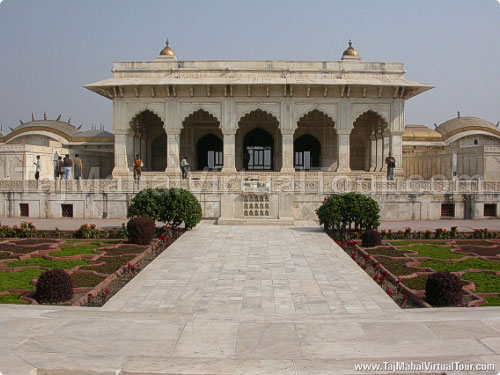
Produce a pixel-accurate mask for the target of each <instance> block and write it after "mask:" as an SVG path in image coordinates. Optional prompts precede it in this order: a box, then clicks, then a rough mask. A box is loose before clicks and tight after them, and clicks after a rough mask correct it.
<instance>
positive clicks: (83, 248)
mask: <svg viewBox="0 0 500 375" xmlns="http://www.w3.org/2000/svg"><path fill="white" fill-rule="evenodd" d="M100 247H102V245H101V244H94V243H92V244H85V245H79V246H61V251H58V252H54V253H51V254H50V255H51V256H53V257H58V258H59V257H69V256H73V255H88V254H93V252H94V250H95V249H98V248H100Z"/></svg>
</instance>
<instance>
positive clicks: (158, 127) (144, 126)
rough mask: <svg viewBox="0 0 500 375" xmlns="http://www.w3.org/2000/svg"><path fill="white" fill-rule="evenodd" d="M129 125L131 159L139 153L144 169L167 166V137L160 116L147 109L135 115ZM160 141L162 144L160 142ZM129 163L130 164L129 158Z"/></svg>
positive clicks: (162, 168) (161, 169)
mask: <svg viewBox="0 0 500 375" xmlns="http://www.w3.org/2000/svg"><path fill="white" fill-rule="evenodd" d="M130 126H131V128H132V135H133V151H134V152H133V154H132V155H129V157H130V156H131V157H132V159H133V158H135V155H137V154H139V155H140V158H141V159H142V161H143V163H144V167H143V170H144V171H164V170H165V168H166V167H167V137H166V133H165V129H164V127H163V121H162V120H161V118H160V117H159V116H158V115H157V114H156V113H153V112H152V111H150V110H149V109H147V110H145V111H142V112H141V113H139V114H138V115H136V116H135V117H134V118H133V119H132V121H131V123H130ZM162 141H163V142H164V143H163V145H161V144H160V143H161V142H162ZM153 144H154V145H155V147H154V146H153ZM129 165H132V161H131V160H130V163H129Z"/></svg>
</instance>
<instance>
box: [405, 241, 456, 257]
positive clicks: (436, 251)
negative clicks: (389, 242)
mask: <svg viewBox="0 0 500 375" xmlns="http://www.w3.org/2000/svg"><path fill="white" fill-rule="evenodd" d="M398 248H399V249H401V250H404V251H415V252H417V253H418V255H419V256H421V257H429V258H434V259H459V258H463V257H464V256H465V255H463V254H454V253H452V252H450V247H449V246H444V247H443V246H437V245H427V244H425V245H415V246H411V247H401V246H398Z"/></svg>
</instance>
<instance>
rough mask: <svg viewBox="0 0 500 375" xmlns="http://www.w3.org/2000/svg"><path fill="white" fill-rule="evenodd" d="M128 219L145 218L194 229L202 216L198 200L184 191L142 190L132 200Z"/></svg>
mask: <svg viewBox="0 0 500 375" xmlns="http://www.w3.org/2000/svg"><path fill="white" fill-rule="evenodd" d="M127 216H128V217H138V216H147V217H150V218H152V219H154V220H157V221H160V222H162V223H165V224H167V225H171V226H173V227H178V226H179V225H181V224H182V223H184V225H185V227H186V228H187V229H189V228H193V227H195V226H196V225H197V224H198V223H199V222H200V221H201V216H202V211H201V205H200V202H198V199H196V197H195V196H194V195H193V194H191V193H190V192H189V191H187V190H184V189H174V188H172V189H144V190H141V191H140V192H139V193H137V195H136V196H135V197H134V198H133V199H132V202H131V205H130V206H129V207H128V212H127Z"/></svg>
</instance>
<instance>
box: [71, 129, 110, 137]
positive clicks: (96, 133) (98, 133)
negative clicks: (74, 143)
mask: <svg viewBox="0 0 500 375" xmlns="http://www.w3.org/2000/svg"><path fill="white" fill-rule="evenodd" d="M114 137H115V136H114V135H113V134H111V133H110V132H108V131H106V130H102V129H92V130H85V131H83V132H79V133H77V134H75V135H74V138H114Z"/></svg>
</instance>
